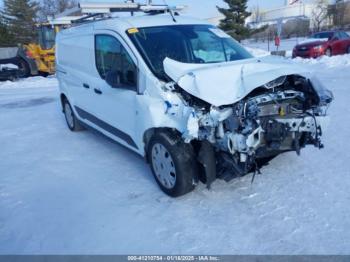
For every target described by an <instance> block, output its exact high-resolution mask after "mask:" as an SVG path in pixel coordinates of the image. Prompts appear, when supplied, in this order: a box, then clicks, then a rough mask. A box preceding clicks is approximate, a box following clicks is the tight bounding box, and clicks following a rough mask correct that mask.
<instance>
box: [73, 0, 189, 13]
mask: <svg viewBox="0 0 350 262" xmlns="http://www.w3.org/2000/svg"><path fill="white" fill-rule="evenodd" d="M79 8H80V9H81V12H82V13H83V14H96V13H99V14H110V13H115V12H144V13H152V12H159V13H160V12H163V13H165V12H178V11H181V10H183V9H185V8H186V6H169V5H165V4H164V5H154V4H152V1H150V0H149V1H148V3H147V4H139V3H135V2H134V1H126V2H124V3H111V2H109V3H108V2H107V3H89V2H85V3H80V4H79Z"/></svg>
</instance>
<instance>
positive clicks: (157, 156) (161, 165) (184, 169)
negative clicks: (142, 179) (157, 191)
mask: <svg viewBox="0 0 350 262" xmlns="http://www.w3.org/2000/svg"><path fill="white" fill-rule="evenodd" d="M147 157H148V160H149V162H150V165H151V169H152V172H153V175H154V177H155V179H156V181H157V184H158V185H159V187H160V188H161V189H162V191H163V192H164V193H165V194H167V195H169V196H171V197H179V196H182V195H185V194H187V193H189V192H191V191H192V190H194V188H195V181H196V177H197V164H196V159H195V156H194V153H193V149H192V146H191V145H190V144H186V143H185V142H184V141H183V140H182V139H181V137H180V136H177V135H176V134H172V133H170V132H159V133H156V134H155V135H154V136H153V137H152V139H151V141H150V143H149V146H148V152H147Z"/></svg>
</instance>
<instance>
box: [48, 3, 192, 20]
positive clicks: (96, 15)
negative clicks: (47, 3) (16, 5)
mask: <svg viewBox="0 0 350 262" xmlns="http://www.w3.org/2000/svg"><path fill="white" fill-rule="evenodd" d="M185 8H186V6H183V5H178V6H169V5H166V4H164V5H159V4H152V0H147V3H146V4H140V3H136V2H134V0H128V1H125V2H117V3H113V2H100V3H98V2H95V3H94V2H82V3H79V4H78V6H77V7H74V8H71V9H68V10H66V11H64V12H63V13H61V14H58V15H56V16H54V17H53V18H51V19H50V20H51V21H50V22H51V23H52V24H54V23H55V22H56V21H57V23H62V20H67V19H70V21H69V22H66V23H67V24H81V23H86V22H93V21H96V20H101V19H108V18H110V17H111V16H112V14H113V13H118V12H120V13H123V12H124V13H125V12H127V13H131V15H134V13H137V12H139V13H145V14H149V15H157V14H163V13H170V14H171V16H172V17H173V19H174V20H175V18H174V14H175V15H178V12H179V11H182V10H184V9H185Z"/></svg>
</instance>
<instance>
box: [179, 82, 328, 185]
mask: <svg viewBox="0 0 350 262" xmlns="http://www.w3.org/2000/svg"><path fill="white" fill-rule="evenodd" d="M183 97H184V99H185V100H186V101H188V103H191V106H193V107H194V108H196V114H195V115H194V116H192V117H190V119H189V122H192V123H193V122H195V121H197V122H198V133H197V136H198V137H195V136H193V132H192V136H190V135H188V134H187V135H185V139H187V141H190V140H191V141H192V140H196V141H201V143H202V144H205V145H202V147H201V149H200V152H199V162H200V163H202V165H203V166H204V169H205V171H206V180H207V183H209V184H210V182H211V181H213V180H215V178H216V177H220V178H223V179H225V180H230V179H231V178H233V177H234V176H242V175H245V174H247V173H248V172H250V171H256V172H257V171H259V167H260V165H261V164H262V163H264V162H265V161H267V160H270V159H271V158H273V157H274V156H276V155H278V154H280V153H283V152H287V151H296V152H297V153H298V154H300V150H301V149H302V148H303V147H305V146H306V145H308V144H311V145H314V146H316V147H317V148H320V149H321V148H323V144H322V142H321V136H322V131H323V130H322V128H323V127H324V126H325V124H326V121H327V117H326V114H327V109H328V106H329V104H330V102H331V101H332V100H333V96H332V93H331V92H330V91H328V90H326V89H325V88H323V86H322V84H321V83H315V82H312V81H310V80H308V79H306V78H303V77H301V76H297V75H291V76H284V77H280V78H278V79H276V80H274V81H272V82H270V83H268V84H266V85H264V86H262V87H259V88H257V89H255V90H254V91H253V92H252V93H250V94H249V95H248V96H247V97H245V98H244V99H242V100H240V101H239V102H237V103H236V104H234V105H230V106H224V107H220V108H217V107H213V106H210V105H207V104H206V103H205V102H203V101H201V100H198V99H197V98H193V97H190V96H189V95H188V94H183ZM208 142H209V143H210V145H211V146H212V147H213V150H208V148H209V147H210V145H209V144H208ZM213 154H214V155H213ZM212 158H215V161H213V160H212ZM210 165H215V166H216V168H215V174H213V170H214V169H213V168H212V167H208V166H210ZM214 176H215V177H214Z"/></svg>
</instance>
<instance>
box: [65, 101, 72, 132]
mask: <svg viewBox="0 0 350 262" xmlns="http://www.w3.org/2000/svg"><path fill="white" fill-rule="evenodd" d="M64 112H65V116H66V120H67V123H68V126H69V127H70V128H73V127H74V117H73V111H72V109H71V107H70V105H69V104H68V103H66V104H65V106H64Z"/></svg>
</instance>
